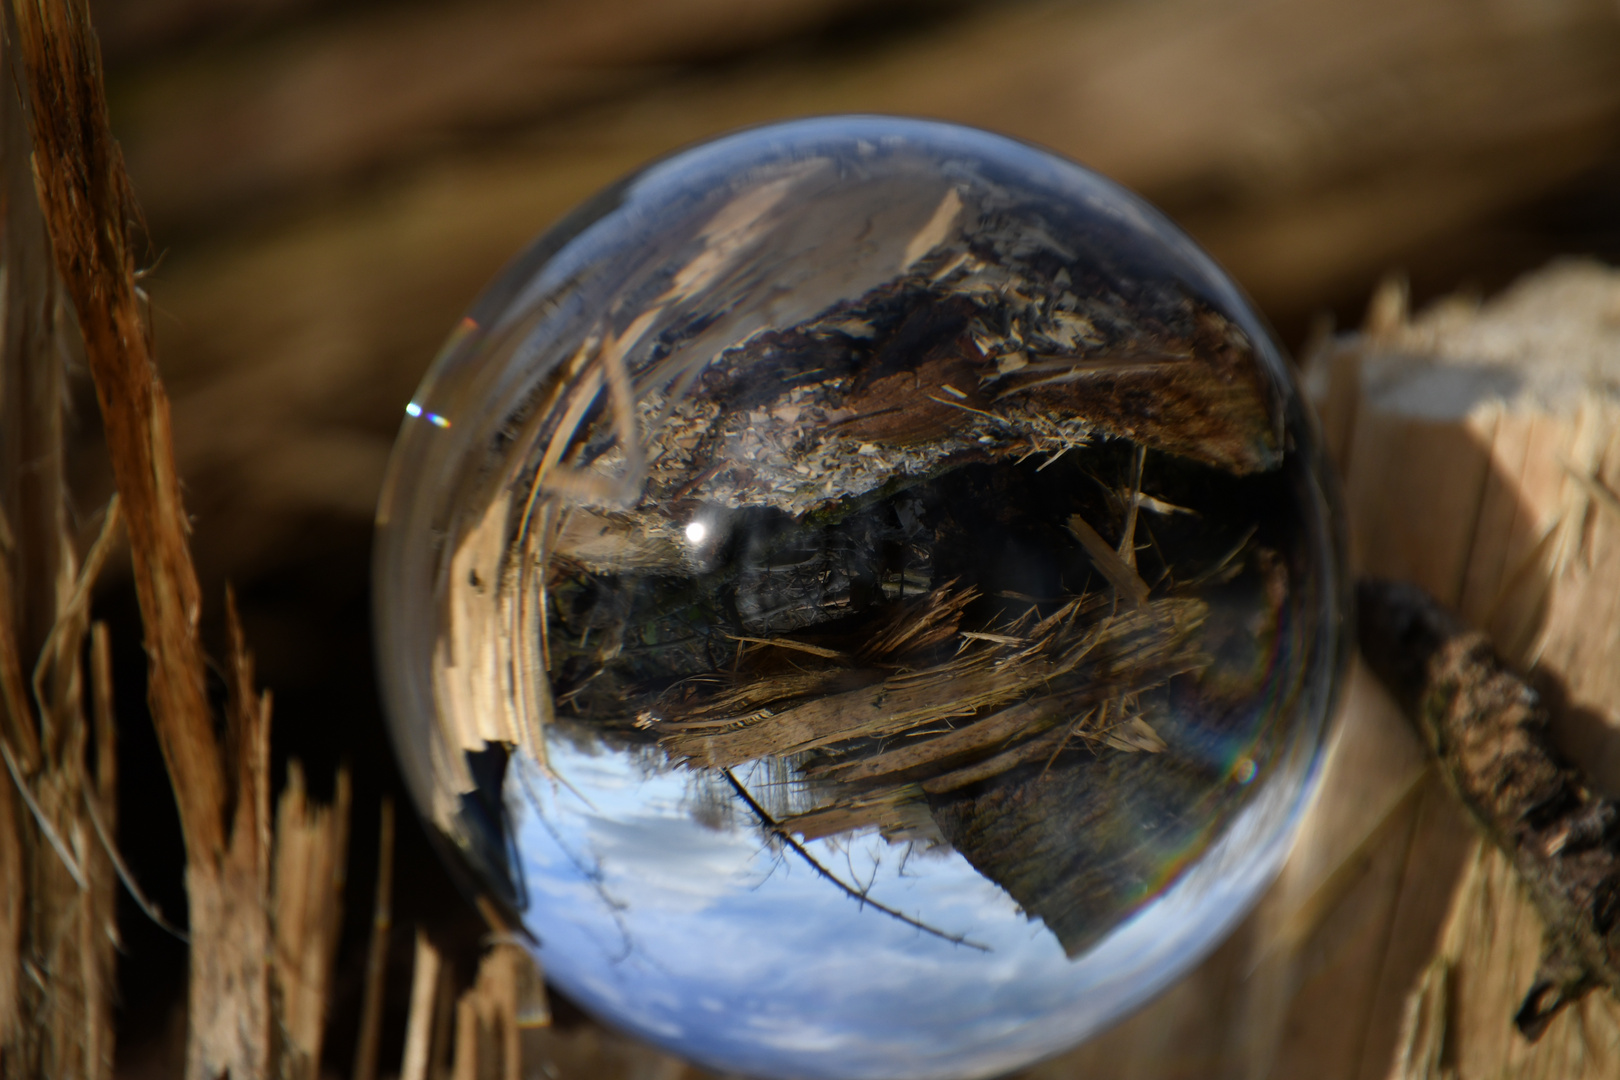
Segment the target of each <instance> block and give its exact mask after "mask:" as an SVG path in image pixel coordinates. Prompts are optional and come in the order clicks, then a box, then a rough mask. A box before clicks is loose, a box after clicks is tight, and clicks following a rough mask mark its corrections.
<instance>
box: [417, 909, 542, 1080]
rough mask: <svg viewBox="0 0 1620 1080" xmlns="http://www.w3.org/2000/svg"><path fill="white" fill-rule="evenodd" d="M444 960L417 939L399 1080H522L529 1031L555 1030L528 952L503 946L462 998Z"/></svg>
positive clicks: (488, 955)
mask: <svg viewBox="0 0 1620 1080" xmlns="http://www.w3.org/2000/svg"><path fill="white" fill-rule="evenodd" d="M452 987H453V980H452V978H451V976H450V972H449V970H448V968H447V967H445V964H444V958H443V956H442V954H441V953H440V952H439V950H438V948H437V947H436V946H434V944H433V943H432V941H430V940H429V939H428V936H427V935H426V934H425V933H423V932H422V931H421V930H420V929H419V930H417V933H416V967H415V971H414V973H413V975H412V982H411V1008H410V1017H409V1020H408V1022H407V1027H406V1033H405V1056H404V1060H403V1062H402V1064H401V1065H400V1080H519V1078H520V1077H522V1076H524V1075H527V1072H526V1071H525V1069H524V1057H523V1045H524V1038H523V1035H524V1032H526V1031H531V1030H535V1029H538V1028H543V1027H545V1026H547V1025H548V1024H550V1022H551V1013H550V1010H549V1008H548V1007H547V1005H546V997H545V984H544V982H543V981H542V979H541V975H540V968H539V966H538V964H536V963H535V960H534V957H533V956H532V955H531V954H530V953H529V951H528V949H527V948H525V947H524V946H523V945H521V944H518V943H516V942H508V941H498V942H496V943H495V944H493V945H492V946H490V948H489V949H488V951H486V952H485V953H484V955H483V958H482V960H480V961H479V964H478V974H477V978H476V979H475V980H474V982H473V985H472V986H471V987H469V988H468V989H467V990H466V991H465V992H464V993H462V994H461V995H460V996H459V997H456V996H455V995H454V991H453V989H452Z"/></svg>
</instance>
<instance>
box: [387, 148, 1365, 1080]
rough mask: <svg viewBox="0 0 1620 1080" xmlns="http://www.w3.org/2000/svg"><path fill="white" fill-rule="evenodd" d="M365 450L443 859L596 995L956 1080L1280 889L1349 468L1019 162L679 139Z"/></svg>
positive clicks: (1159, 965) (564, 234)
mask: <svg viewBox="0 0 1620 1080" xmlns="http://www.w3.org/2000/svg"><path fill="white" fill-rule="evenodd" d="M406 412H407V413H408V414H409V415H408V417H407V419H406V420H405V422H404V426H403V428H402V430H401V433H400V436H399V441H398V444H397V445H396V447H395V450H394V455H393V459H392V463H391V466H390V473H389V477H388V480H387V483H386V488H385V492H384V495H383V498H382V503H381V507H380V510H379V532H378V539H377V553H376V567H375V569H376V615H377V636H378V645H379V655H380V670H381V675H382V680H383V685H384V691H385V694H386V698H387V704H388V707H389V712H390V716H391V721H392V726H393V732H394V737H395V742H396V745H397V748H398V751H399V755H400V758H401V761H402V765H403V768H404V771H405V774H406V777H407V779H408V782H409V784H410V786H411V788H412V791H413V793H414V796H415V798H416V801H417V805H418V807H419V809H420V810H421V813H422V815H423V817H424V818H425V819H426V821H427V822H428V823H429V824H430V826H431V827H432V828H433V829H434V830H435V831H436V832H437V833H438V834H440V835H441V836H442V838H443V839H444V840H445V841H446V845H445V846H446V847H447V849H448V850H449V851H450V852H451V853H452V856H453V861H454V862H456V863H457V864H459V865H461V866H463V867H465V868H466V869H468V870H469V871H470V875H471V877H472V879H473V880H474V882H475V883H476V887H477V888H478V889H479V890H480V891H481V892H482V895H483V896H485V897H486V898H487V899H488V900H489V901H490V902H491V903H493V904H494V905H495V907H496V908H497V909H498V910H499V911H500V912H501V913H502V917H504V918H506V919H508V920H509V921H510V922H511V924H512V925H513V926H514V927H516V928H520V929H521V930H522V931H523V932H526V933H527V934H528V935H529V936H530V939H531V940H532V944H533V948H534V950H535V952H536V955H537V956H538V958H539V959H540V961H541V962H542V964H543V966H544V969H545V971H546V973H547V976H548V978H549V979H550V980H551V981H552V982H553V983H554V984H555V985H556V986H558V987H559V988H561V989H562V990H563V991H565V992H566V993H567V994H568V995H569V996H570V997H571V998H572V999H573V1000H575V1001H576V1002H578V1003H579V1004H580V1005H581V1006H583V1007H584V1008H585V1009H587V1010H588V1011H590V1012H592V1013H594V1014H595V1015H596V1016H598V1017H599V1018H601V1019H602V1020H604V1021H607V1022H609V1023H611V1024H613V1025H616V1026H618V1027H620V1028H622V1029H624V1030H626V1031H629V1032H632V1033H634V1034H635V1035H637V1036H640V1037H641V1038H644V1039H646V1040H648V1041H650V1042H653V1043H655V1044H659V1045H661V1046H664V1047H666V1048H668V1049H670V1050H672V1051H674V1052H676V1053H678V1054H681V1055H684V1056H685V1057H687V1058H690V1059H692V1060H695V1061H697V1062H699V1063H702V1064H704V1065H707V1066H710V1067H713V1068H716V1069H721V1070H727V1071H732V1072H738V1073H744V1074H748V1075H754V1076H766V1077H772V1076H780V1077H787V1076H793V1077H840V1078H842V1077H945V1076H951V1077H976V1076H988V1075H992V1074H997V1073H1002V1072H1005V1071H1007V1070H1010V1069H1013V1068H1016V1067H1018V1066H1021V1065H1024V1064H1027V1063H1029V1062H1031V1061H1034V1060H1036V1059H1039V1058H1042V1057H1046V1056H1049V1055H1051V1054H1054V1053H1056V1052H1058V1051H1061V1050H1063V1049H1065V1048H1066V1047H1068V1046H1070V1045H1072V1044H1074V1043H1075V1042H1078V1041H1079V1040H1081V1039H1083V1038H1084V1037H1086V1036H1087V1035H1090V1034H1091V1033H1093V1032H1095V1031H1097V1030H1098V1029H1099V1028H1101V1027H1103V1026H1104V1025H1106V1024H1108V1023H1110V1022H1111V1021H1113V1020H1115V1019H1117V1018H1119V1017H1120V1016H1121V1015H1122V1014H1124V1013H1125V1012H1126V1011H1128V1010H1130V1009H1132V1008H1133V1007H1135V1006H1136V1005H1138V1004H1140V1003H1141V1002H1143V1001H1144V1000H1145V999H1146V998H1147V997H1149V996H1150V995H1152V994H1153V993H1155V992H1156V991H1158V990H1160V989H1161V988H1163V987H1164V986H1165V985H1166V984H1167V983H1168V982H1169V981H1170V980H1172V979H1174V978H1175V977H1176V976H1177V975H1178V974H1179V973H1181V972H1183V971H1185V970H1186V969H1187V968H1188V967H1189V966H1190V965H1192V964H1193V963H1195V962H1196V961H1197V960H1198V959H1199V958H1200V957H1201V956H1202V955H1203V954H1205V953H1206V952H1207V951H1208V950H1209V949H1210V948H1212V947H1213V945H1214V944H1215V943H1216V942H1218V941H1219V940H1220V938H1221V937H1222V936H1223V935H1224V934H1225V933H1226V932H1227V931H1228V930H1229V929H1230V928H1231V927H1232V926H1233V924H1234V923H1235V922H1236V920H1238V919H1239V918H1240V917H1241V916H1242V915H1243V913H1244V912H1245V910H1246V909H1247V908H1248V907H1249V906H1250V905H1251V904H1252V902H1253V901H1254V900H1255V899H1256V898H1257V897H1258V895H1259V893H1260V892H1261V891H1262V890H1263V889H1264V888H1265V887H1266V885H1267V884H1268V883H1269V882H1270V880H1271V878H1272V877H1273V876H1274V874H1275V872H1276V871H1277V869H1278V867H1279V864H1280V862H1281V860H1282V858H1283V855H1284V853H1285V851H1286V848H1287V845H1288V842H1289V839H1290V836H1291V833H1292V828H1293V825H1294V823H1295V821H1296V819H1297V816H1298V812H1299V808H1300V806H1301V804H1302V802H1303V799H1304V795H1305V792H1306V790H1307V788H1308V787H1309V785H1310V782H1311V778H1312V776H1313V774H1314V765H1315V762H1316V760H1317V757H1318V753H1319V750H1320V747H1321V745H1322V741H1323V735H1324V729H1325V725H1326V720H1327V717H1328V713H1329V709H1330V706H1331V703H1332V701H1333V699H1334V695H1335V686H1336V683H1337V681H1338V679H1339V676H1340V672H1341V668H1342V662H1343V652H1344V647H1345V629H1344V625H1343V620H1344V612H1345V611H1346V608H1347V605H1346V601H1345V599H1344V590H1345V571H1344V567H1343V564H1342V555H1341V545H1340V543H1339V539H1338V532H1337V526H1336V524H1335V520H1334V517H1333V513H1332V510H1333V500H1332V497H1331V489H1330V482H1329V480H1328V477H1327V474H1326V469H1325V467H1324V465H1323V461H1322V458H1321V455H1320V452H1319V449H1318V442H1317V435H1316V433H1315V431H1314V429H1313V427H1312V424H1311V422H1310V420H1309V419H1308V417H1307V414H1306V412H1305V410H1304V409H1303V407H1302V405H1301V403H1300V397H1299V391H1298V389H1297V387H1296V385H1295V382H1294V377H1293V375H1292V374H1291V372H1290V369H1289V367H1288V365H1287V364H1286V362H1285V361H1284V360H1283V358H1282V357H1281V355H1280V353H1279V350H1278V348H1277V346H1276V345H1275V344H1274V343H1273V342H1272V340H1271V338H1270V336H1269V335H1268V333H1267V331H1266V329H1265V327H1264V326H1263V324H1262V323H1261V321H1260V320H1259V319H1258V318H1257V317H1256V315H1255V314H1254V312H1253V311H1252V310H1251V308H1250V307H1249V305H1248V303H1247V302H1246V301H1245V300H1244V298H1243V296H1242V295H1241V294H1240V292H1239V291H1238V289H1237V288H1236V287H1234V286H1233V284H1232V283H1231V282H1230V281H1229V280H1227V278H1226V277H1225V276H1224V275H1223V274H1222V273H1221V272H1220V270H1219V269H1218V268H1217V267H1216V266H1215V265H1214V264H1213V263H1212V262H1211V261H1210V259H1209V258H1208V257H1207V256H1205V255H1204V254H1203V253H1202V252H1201V251H1200V250H1199V249H1198V248H1197V247H1196V246H1195V245H1194V244H1193V243H1192V242H1191V241H1190V240H1189V239H1188V238H1187V237H1186V236H1185V235H1183V234H1182V233H1181V232H1180V231H1178V230H1177V229H1176V228H1175V227H1174V226H1172V225H1171V224H1170V223H1169V222H1167V221H1166V220H1165V219H1164V218H1163V217H1161V216H1160V215H1159V214H1158V213H1157V212H1155V211H1154V210H1153V209H1151V208H1150V207H1148V206H1147V205H1146V204H1144V203H1143V202H1142V201H1141V200H1139V199H1137V198H1135V197H1134V196H1132V195H1130V194H1129V193H1127V192H1125V191H1123V190H1121V189H1120V188H1118V187H1116V186H1115V185H1113V184H1111V183H1109V182H1108V181H1105V180H1103V179H1101V178H1099V177H1097V176H1095V175H1093V174H1092V173H1089V172H1087V171H1086V170H1085V169H1083V168H1080V167H1079V166H1077V165H1074V164H1072V163H1070V162H1068V161H1064V160H1062V159H1060V158H1057V157H1054V156H1053V155H1051V154H1049V153H1046V152H1044V151H1041V150H1038V149H1035V148H1033V147H1030V146H1026V145H1023V144H1021V143H1018V142H1014V141H1012V140H1009V139H1005V138H1001V137H998V136H995V135H990V134H986V133H984V132H980V131H973V130H968V129H964V128H960V127H954V126H951V125H946V124H939V123H930V122H922V121H913V120H898V119H887V118H881V117H835V118H828V119H819V120H807V121H800V122H793V123H784V124H779V125H775V126H770V127H764V128H758V129H755V130H751V131H745V132H742V133H740V134H736V135H731V136H728V137H726V138H721V139H718V140H715V141H713V142H710V143H707V144H704V145H701V146H697V147H694V148H691V149H687V150H684V151H681V152H679V153H677V154H674V155H672V156H670V157H667V158H665V159H663V160H661V161H659V162H657V163H655V164H653V165H650V166H648V167H647V168H645V169H643V170H642V171H640V172H638V173H636V174H635V175H633V176H631V177H629V178H627V179H625V180H623V181H621V182H619V183H618V184H616V185H614V186H613V187H611V188H609V189H608V190H606V191H604V192H603V193H601V194H600V195H598V196H597V197H596V198H594V199H593V200H591V201H590V202H589V203H587V204H586V205H584V206H583V207H581V208H579V209H578V210H576V211H575V212H574V213H573V214H572V215H570V216H569V217H568V218H566V219H565V220H564V221H562V222H561V223H560V224H558V225H557V226H556V227H554V228H553V229H552V230H551V231H549V232H548V233H546V234H545V235H544V236H542V237H541V238H540V239H539V240H538V241H537V242H536V243H535V244H534V246H533V247H531V248H530V249H529V250H528V251H527V252H526V253H524V254H522V255H521V256H519V257H518V259H517V260H516V261H515V262H514V263H513V264H512V265H511V266H510V267H509V268H508V269H507V270H506V271H505V272H504V273H503V274H502V276H501V277H500V278H499V279H498V280H497V281H496V282H495V284H494V285H492V286H491V287H490V288H489V290H488V291H487V292H486V293H485V294H484V295H483V297H482V298H481V299H479V300H478V302H477V303H476V304H475V305H474V306H473V308H472V310H471V312H470V313H469V314H468V315H467V317H466V318H465V319H464V320H463V321H462V322H461V324H460V326H458V327H457V328H456V330H455V331H454V333H453V334H452V335H451V337H450V340H449V342H448V343H447V345H446V346H445V348H444V350H443V352H442V353H441V354H440V356H439V357H438V359H437V360H436V361H435V362H434V364H433V366H432V369H431V371H430V372H429V373H428V376H427V378H426V379H425V380H424V382H423V383H422V386H421V389H420V391H419V392H418V394H417V396H416V398H415V399H414V400H413V401H412V402H411V403H410V405H409V406H408V407H407V409H406Z"/></svg>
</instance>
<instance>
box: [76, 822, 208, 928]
mask: <svg viewBox="0 0 1620 1080" xmlns="http://www.w3.org/2000/svg"><path fill="white" fill-rule="evenodd" d="M84 805H85V809H86V810H88V811H89V812H90V826H91V828H93V829H94V830H95V832H96V839H97V840H99V841H100V842H101V849H102V850H103V851H105V852H106V853H107V858H109V859H111V860H112V864H113V870H115V871H116V872H117V873H118V880H119V881H121V882H123V883H124V888H125V889H126V890H127V891H128V892H129V898H130V899H131V900H133V901H135V906H136V907H138V908H140V909H141V914H143V915H145V916H146V917H147V918H148V919H151V920H152V921H153V922H154V923H156V924H157V926H158V928H159V929H161V930H164V931H167V932H168V934H169V935H170V936H171V937H173V938H175V939H176V940H177V941H182V942H185V943H186V944H187V945H190V944H191V935H190V934H187V933H186V932H185V931H184V930H182V929H180V928H179V927H178V926H175V925H174V924H173V923H171V922H169V920H167V919H165V918H164V917H163V909H161V908H159V907H158V906H157V905H156V904H154V903H152V901H151V900H149V899H147V896H146V894H145V893H144V892H142V891H141V887H140V885H139V884H138V883H137V882H136V881H135V875H134V874H132V873H130V870H129V867H128V866H127V865H126V864H125V863H124V859H123V856H121V855H119V854H118V848H117V846H116V845H115V844H114V843H113V842H112V839H111V838H110V837H109V836H108V835H107V827H106V826H105V825H103V824H102V823H101V812H100V811H99V810H97V809H96V799H95V796H93V795H91V794H90V792H89V791H88V790H86V791H85V792H84Z"/></svg>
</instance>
